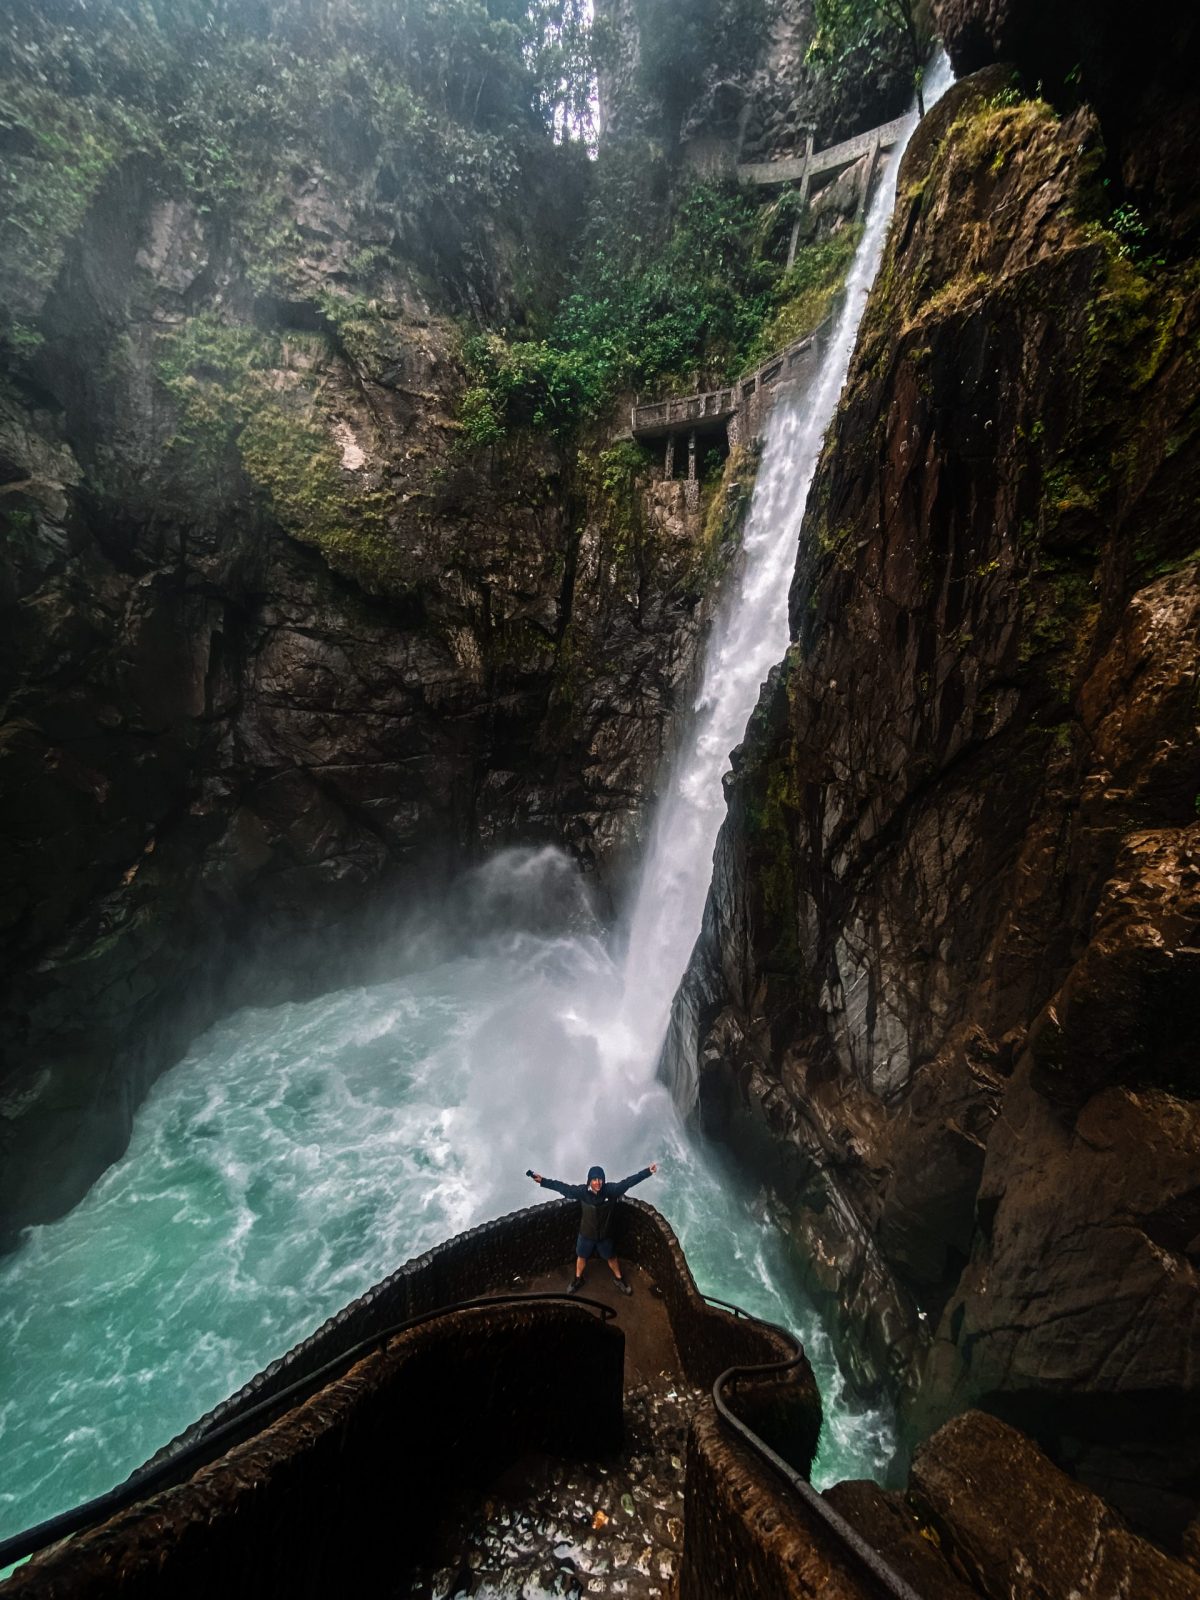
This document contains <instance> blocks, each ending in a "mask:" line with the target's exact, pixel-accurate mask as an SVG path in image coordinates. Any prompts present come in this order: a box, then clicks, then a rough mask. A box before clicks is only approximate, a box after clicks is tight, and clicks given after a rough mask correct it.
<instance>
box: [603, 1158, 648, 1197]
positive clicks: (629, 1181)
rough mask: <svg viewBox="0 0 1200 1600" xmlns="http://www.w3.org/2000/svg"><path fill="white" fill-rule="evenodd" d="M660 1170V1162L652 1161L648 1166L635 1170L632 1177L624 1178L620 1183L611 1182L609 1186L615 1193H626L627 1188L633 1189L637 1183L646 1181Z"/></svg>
mask: <svg viewBox="0 0 1200 1600" xmlns="http://www.w3.org/2000/svg"><path fill="white" fill-rule="evenodd" d="M657 1171H658V1162H657V1161H652V1162H651V1163H650V1165H649V1166H648V1167H643V1168H642V1170H641V1171H640V1172H635V1173H634V1175H633V1177H632V1178H622V1179H621V1181H620V1183H610V1184H609V1186H608V1187H609V1188H610V1189H611V1190H612V1191H613V1193H614V1194H624V1193H625V1191H626V1189H632V1188H633V1186H634V1184H635V1183H644V1182H645V1181H646V1179H647V1178H649V1177H652V1176H653V1175H654V1173H656V1172H657Z"/></svg>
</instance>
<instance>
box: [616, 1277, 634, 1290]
mask: <svg viewBox="0 0 1200 1600" xmlns="http://www.w3.org/2000/svg"><path fill="white" fill-rule="evenodd" d="M617 1288H618V1289H620V1291H621V1293H622V1294H632V1293H633V1289H632V1288H631V1286H630V1285H629V1284H628V1283H626V1281H625V1279H624V1278H618V1279H617Z"/></svg>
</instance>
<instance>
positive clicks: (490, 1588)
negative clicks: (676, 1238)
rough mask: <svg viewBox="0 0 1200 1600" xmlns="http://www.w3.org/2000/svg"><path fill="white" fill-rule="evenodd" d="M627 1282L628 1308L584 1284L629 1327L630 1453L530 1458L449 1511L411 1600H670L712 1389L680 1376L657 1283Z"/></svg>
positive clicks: (414, 1579)
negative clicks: (695, 1445) (690, 1470)
mask: <svg viewBox="0 0 1200 1600" xmlns="http://www.w3.org/2000/svg"><path fill="white" fill-rule="evenodd" d="M630 1277H631V1279H632V1281H633V1282H634V1284H635V1290H636V1292H635V1294H634V1297H633V1299H632V1300H631V1301H628V1302H621V1300H620V1298H619V1297H618V1296H617V1295H616V1293H615V1291H614V1290H613V1288H612V1286H611V1285H609V1284H607V1283H605V1282H604V1281H603V1280H600V1279H598V1278H597V1277H595V1275H594V1274H593V1275H591V1276H589V1280H588V1283H587V1285H586V1293H587V1294H588V1295H589V1296H590V1297H594V1298H596V1299H603V1300H605V1301H607V1302H610V1303H612V1304H614V1305H616V1307H617V1310H618V1316H619V1317H620V1319H621V1322H622V1325H623V1326H624V1327H626V1329H627V1330H628V1331H627V1347H626V1380H625V1443H624V1448H623V1449H622V1450H621V1451H620V1452H619V1453H618V1454H616V1455H613V1456H610V1457H607V1458H605V1459H603V1460H597V1461H588V1462H578V1461H567V1460H564V1459H561V1458H551V1457H544V1456H533V1457H525V1458H523V1459H522V1460H520V1461H517V1462H516V1463H514V1465H513V1466H512V1467H510V1469H509V1470H508V1472H507V1473H506V1474H505V1476H504V1477H503V1478H502V1479H501V1480H500V1482H499V1483H497V1484H496V1485H494V1486H493V1488H492V1490H491V1492H490V1493H489V1494H488V1495H487V1496H486V1497H485V1498H479V1497H474V1498H472V1499H471V1500H468V1501H465V1502H464V1503H462V1504H460V1505H459V1506H457V1507H452V1508H447V1515H446V1518H445V1520H444V1522H443V1530H442V1533H441V1535H440V1537H439V1539H438V1548H437V1554H436V1556H435V1557H434V1559H433V1560H432V1562H430V1563H428V1564H426V1565H425V1566H424V1567H422V1568H418V1569H416V1570H414V1571H413V1572H411V1573H410V1574H409V1577H408V1580H407V1583H406V1585H405V1586H404V1587H403V1588H402V1589H401V1590H400V1591H399V1592H400V1593H401V1594H402V1595H404V1596H407V1597H409V1600H543V1597H549V1596H589V1595H597V1596H614V1597H618V1596H619V1597H622V1600H668V1597H669V1596H670V1595H671V1593H672V1592H673V1580H674V1576H675V1573H676V1570H677V1568H678V1565H679V1556H680V1551H681V1549H682V1544H683V1490H684V1467H685V1450H686V1445H687V1429H688V1422H689V1420H690V1418H691V1416H692V1413H693V1412H694V1410H695V1409H696V1407H697V1406H698V1405H699V1404H700V1402H701V1401H702V1400H703V1399H704V1397H705V1395H706V1393H707V1390H705V1389H699V1388H694V1387H692V1386H690V1385H688V1384H687V1383H686V1382H685V1381H684V1380H683V1378H682V1377H681V1376H680V1374H679V1368H678V1361H677V1357H675V1354H674V1348H673V1342H671V1343H670V1344H669V1345H668V1344H667V1343H665V1342H664V1341H663V1338H662V1328H661V1327H659V1326H656V1324H658V1322H659V1319H660V1318H661V1322H662V1326H663V1327H665V1326H666V1312H665V1309H664V1308H663V1307H662V1305H661V1302H660V1301H657V1297H656V1292H655V1291H654V1289H653V1288H652V1286H651V1285H650V1284H649V1282H648V1280H646V1279H645V1278H644V1277H643V1276H642V1275H641V1274H635V1273H631V1274H630ZM553 1286H554V1287H556V1288H557V1287H560V1285H559V1283H558V1280H557V1277H556V1279H555V1282H554V1285H553ZM528 1287H530V1288H535V1287H536V1288H540V1287H542V1284H541V1283H540V1282H539V1283H536V1284H535V1283H530V1284H529V1285H528ZM634 1324H636V1327H635V1326H634ZM669 1338H670V1336H669V1331H668V1333H667V1340H668V1341H669ZM648 1358H657V1360H654V1361H653V1365H652V1364H651V1359H648ZM655 1367H657V1370H654V1368H655Z"/></svg>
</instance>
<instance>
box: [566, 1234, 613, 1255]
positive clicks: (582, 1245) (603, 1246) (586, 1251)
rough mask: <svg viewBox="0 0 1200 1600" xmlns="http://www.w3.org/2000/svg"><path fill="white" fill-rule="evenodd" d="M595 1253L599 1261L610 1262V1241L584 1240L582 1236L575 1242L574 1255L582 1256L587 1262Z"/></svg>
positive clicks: (611, 1243)
mask: <svg viewBox="0 0 1200 1600" xmlns="http://www.w3.org/2000/svg"><path fill="white" fill-rule="evenodd" d="M593 1251H595V1253H596V1255H598V1256H599V1257H600V1259H601V1261H611V1260H612V1253H613V1242H612V1240H611V1239H585V1238H584V1237H583V1235H582V1234H580V1235H579V1237H578V1239H576V1241H575V1254H576V1255H577V1256H582V1258H583V1259H584V1261H587V1260H588V1259H589V1258H590V1256H591V1255H592V1252H593Z"/></svg>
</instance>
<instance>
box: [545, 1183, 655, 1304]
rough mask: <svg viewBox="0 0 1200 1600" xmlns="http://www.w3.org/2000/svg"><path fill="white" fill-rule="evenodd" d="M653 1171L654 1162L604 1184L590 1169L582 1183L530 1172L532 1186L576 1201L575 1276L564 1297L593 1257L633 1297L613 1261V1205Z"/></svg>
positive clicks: (574, 1288) (575, 1289) (576, 1286)
mask: <svg viewBox="0 0 1200 1600" xmlns="http://www.w3.org/2000/svg"><path fill="white" fill-rule="evenodd" d="M657 1171H658V1162H657V1161H652V1162H651V1163H650V1165H649V1166H648V1167H643V1168H642V1170H641V1171H640V1172H635V1173H634V1174H633V1176H632V1177H631V1178H622V1179H621V1181H620V1183H609V1182H607V1181H606V1179H605V1176H604V1168H603V1167H592V1168H591V1170H590V1171H589V1172H588V1175H587V1182H586V1183H560V1182H559V1181H558V1179H557V1178H543V1177H542V1175H541V1173H540V1172H533V1171H532V1170H531V1171H530V1173H529V1176H530V1177H531V1178H532V1179H533V1181H534V1183H540V1184H541V1186H542V1188H543V1189H553V1190H554V1191H555V1193H556V1194H561V1195H564V1196H565V1197H566V1198H567V1199H568V1200H578V1201H579V1237H578V1238H577V1239H576V1241H575V1276H574V1277H573V1278H572V1279H571V1281H570V1283H569V1284H568V1285H567V1293H568V1294H576V1293H577V1292H578V1290H579V1286H580V1284H581V1283H582V1282H583V1274H584V1272H585V1271H586V1269H587V1264H588V1261H589V1259H590V1258H591V1256H593V1255H598V1256H599V1257H600V1259H601V1260H602V1261H607V1262H608V1267H609V1271H610V1272H611V1273H612V1275H613V1277H614V1278H615V1279H616V1280H617V1288H618V1289H619V1290H620V1291H621V1293H622V1294H632V1293H633V1290H632V1288H630V1286H629V1284H628V1283H627V1282H626V1280H625V1279H624V1278H623V1277H622V1276H621V1263H620V1262H619V1261H618V1260H617V1257H616V1254H615V1251H614V1247H613V1241H612V1218H613V1212H614V1211H615V1210H616V1208H617V1201H618V1200H619V1199H620V1198H621V1196H622V1195H623V1194H624V1193H625V1191H626V1190H627V1189H632V1188H633V1186H634V1184H635V1183H641V1182H643V1181H644V1180H645V1179H646V1178H649V1177H651V1176H652V1175H653V1174H654V1173H656V1172H657Z"/></svg>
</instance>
